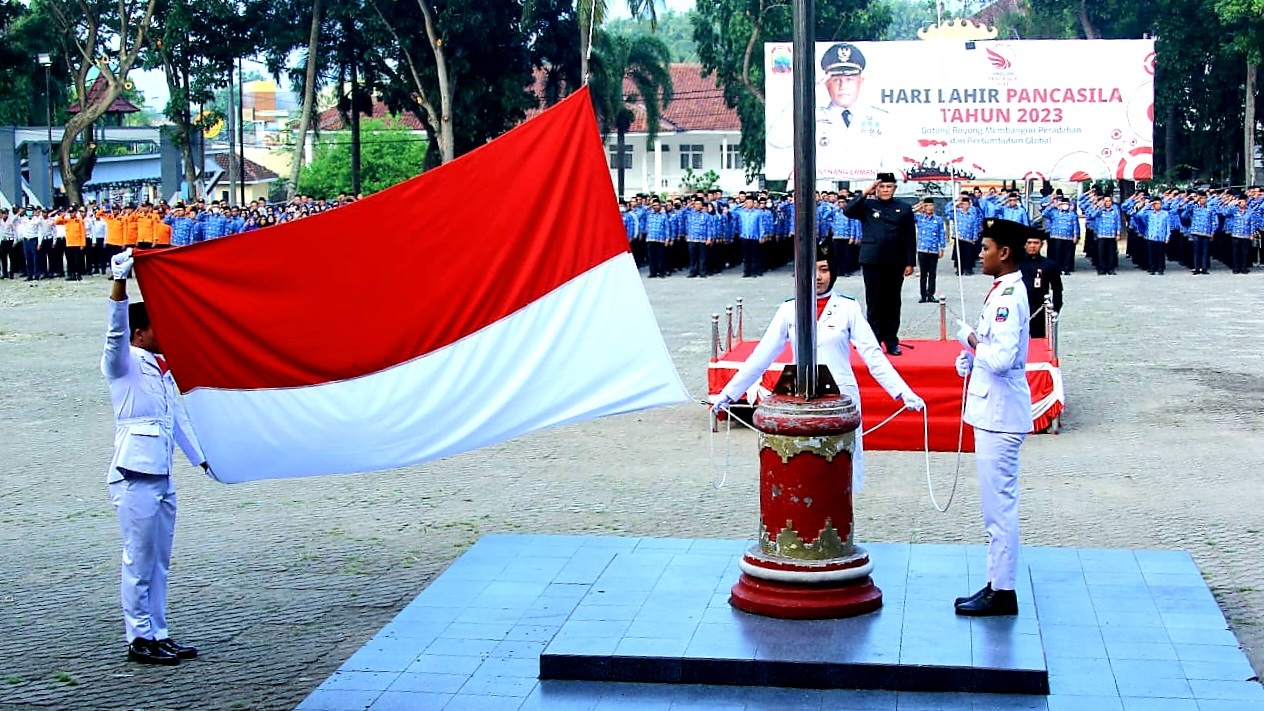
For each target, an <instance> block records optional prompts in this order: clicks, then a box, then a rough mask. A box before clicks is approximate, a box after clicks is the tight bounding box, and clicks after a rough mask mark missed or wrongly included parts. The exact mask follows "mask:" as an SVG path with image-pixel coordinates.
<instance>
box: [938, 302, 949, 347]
mask: <svg viewBox="0 0 1264 711" xmlns="http://www.w3.org/2000/svg"><path fill="white" fill-rule="evenodd" d="M939 340H941V341H946V340H948V297H947V296H944V295H943V294H940V295H939Z"/></svg>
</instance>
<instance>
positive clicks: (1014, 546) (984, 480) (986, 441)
mask: <svg viewBox="0 0 1264 711" xmlns="http://www.w3.org/2000/svg"><path fill="white" fill-rule="evenodd" d="M1026 438H1027V435H1025V434H1011V433H1007V432H989V431H987V430H981V429H978V428H976V429H975V430H974V458H975V461H976V462H977V464H978V467H979V498H980V500H981V502H982V504H983V525H984V527H985V528H986V529H987V533H988V582H990V583H991V584H992V588H993V589H995V590H1013V589H1014V578H1015V577H1017V574H1018V448H1019V446H1021V445H1022V443H1023V440H1024V439H1026Z"/></svg>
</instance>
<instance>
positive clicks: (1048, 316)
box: [1044, 293, 1053, 339]
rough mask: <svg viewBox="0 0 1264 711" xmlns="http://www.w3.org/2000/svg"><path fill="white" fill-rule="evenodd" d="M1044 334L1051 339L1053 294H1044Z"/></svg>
mask: <svg viewBox="0 0 1264 711" xmlns="http://www.w3.org/2000/svg"><path fill="white" fill-rule="evenodd" d="M1044 307H1045V333H1046V334H1047V335H1048V336H1049V338H1050V339H1052V338H1053V294H1052V293H1048V294H1045V304H1044Z"/></svg>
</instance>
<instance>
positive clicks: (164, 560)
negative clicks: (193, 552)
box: [101, 250, 208, 665]
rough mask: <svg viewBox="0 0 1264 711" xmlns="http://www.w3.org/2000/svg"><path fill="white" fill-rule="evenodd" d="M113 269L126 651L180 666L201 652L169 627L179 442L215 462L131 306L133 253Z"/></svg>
mask: <svg viewBox="0 0 1264 711" xmlns="http://www.w3.org/2000/svg"><path fill="white" fill-rule="evenodd" d="M110 266H111V272H112V276H113V278H114V281H113V285H112V286H111V290H110V322H109V329H108V330H107V332H106V337H105V352H104V353H103V354H102V356H101V373H102V374H103V375H105V379H106V381H107V382H108V383H109V386H110V401H111V403H113V405H114V422H115V428H116V431H115V435H114V458H113V459H112V460H111V461H110V469H109V472H108V474H107V475H106V483H107V484H108V485H109V489H110V502H111V503H112V504H114V508H115V509H116V510H117V512H118V518H119V531H120V532H121V533H122V535H123V563H122V575H121V582H120V593H121V597H122V602H123V621H124V626H125V629H126V633H127V643H128V648H127V654H128V657H129V658H130V659H132V660H134V661H137V662H140V663H142V664H165V665H176V664H179V663H180V660H181V659H192V658H194V657H196V656H197V649H195V648H193V647H188V646H185V645H182V644H179V643H177V642H175V641H174V640H173V639H171V634H170V632H169V631H168V628H167V570H168V567H169V566H170V563H171V546H172V543H173V541H174V539H175V525H176V490H175V483H174V480H173V477H172V469H173V466H172V455H173V453H174V446H175V445H177V444H178V445H179V446H180V448H181V449H182V450H184V453H185V455H186V456H188V458H189V461H190V462H194V463H197V464H199V465H200V466H201V467H202V468H203V469H204V470H205V469H207V468H208V467H207V463H206V458H205V457H204V456H203V454H202V448H201V446H200V445H199V444H198V441H197V437H196V436H195V435H194V433H193V427H192V425H191V424H190V422H189V418H188V415H187V413H185V411H184V407H183V405H182V404H181V402H180V396H179V391H178V390H177V389H176V384H175V380H174V379H173V378H172V376H171V373H170V372H168V370H167V366H166V362H165V361H164V360H163V359H162V356H160V355H159V353H160V352H161V351H160V350H159V346H158V337H157V335H156V334H155V333H154V329H153V326H152V325H151V324H150V322H149V314H148V311H147V310H146V308H145V304H144V303H135V304H128V300H127V277H128V275H129V274H130V273H131V271H132V255H131V250H127V251H125V252H121V253H119V254H117V255H115V256H114V258H113V260H111V265H110Z"/></svg>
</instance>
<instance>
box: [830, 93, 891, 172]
mask: <svg viewBox="0 0 1264 711" xmlns="http://www.w3.org/2000/svg"><path fill="white" fill-rule="evenodd" d="M844 112H846V116H844V115H843V114H844ZM886 113H887V112H886V111H884V110H883V109H880V108H877V107H875V106H870V105H867V104H858V105H856V106H853V107H852V108H849V109H843V108H841V107H838V106H835V105H834V104H832V103H831V104H826V105H825V106H818V107H817V109H816V146H817V148H816V160H817V169H818V171H819V170H829V169H845V170H848V172H856V171H860V172H863V173H865V174H868V173H869V172H873V173H874V174H876V173H877V172H879V171H882V170H885V169H886V168H887V155H886V139H885V138H884V137H883V133H882V122H883V120H884V119H885V118H886Z"/></svg>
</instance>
